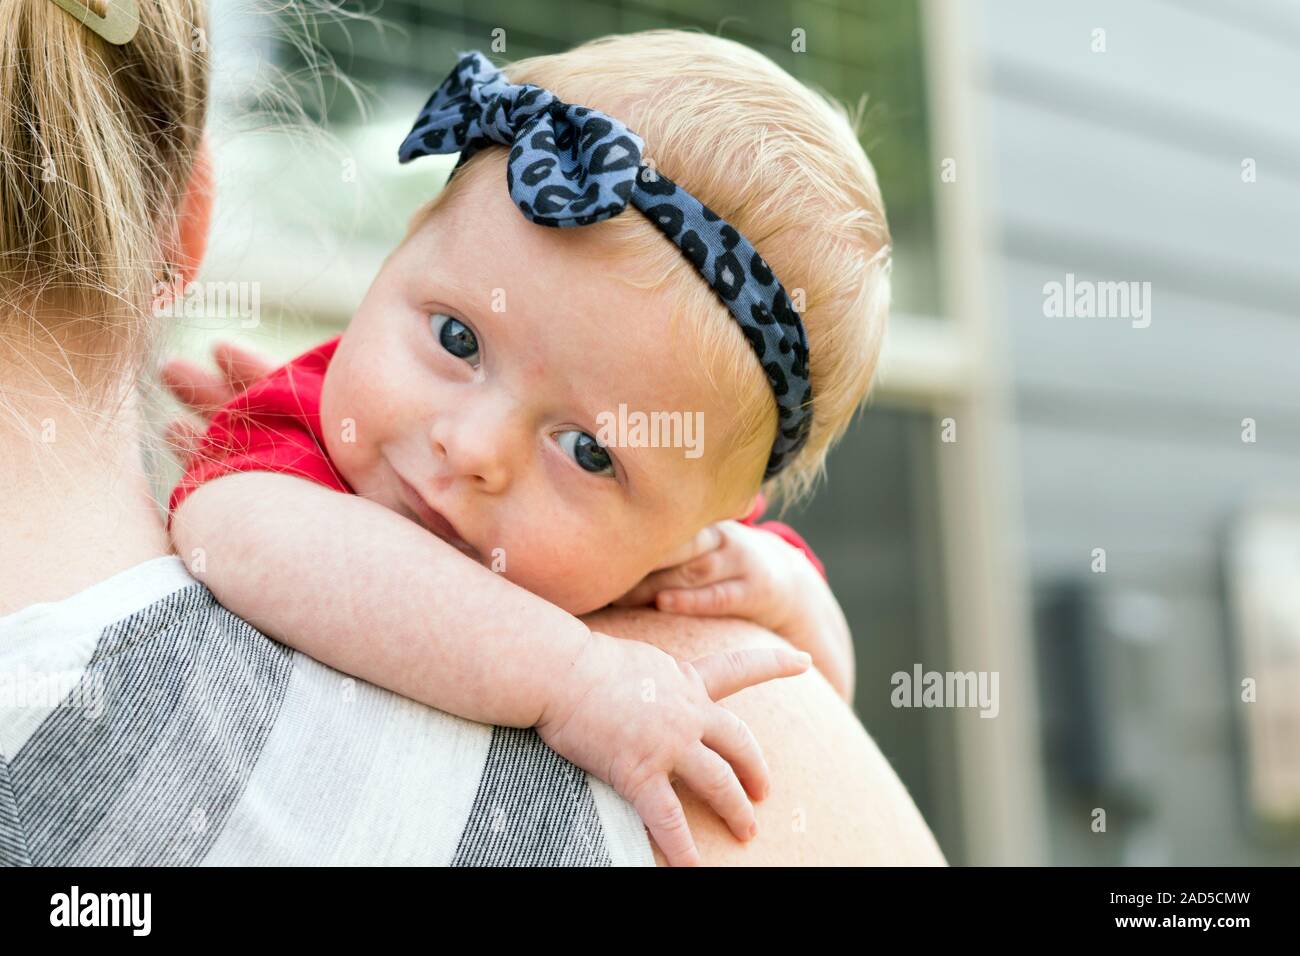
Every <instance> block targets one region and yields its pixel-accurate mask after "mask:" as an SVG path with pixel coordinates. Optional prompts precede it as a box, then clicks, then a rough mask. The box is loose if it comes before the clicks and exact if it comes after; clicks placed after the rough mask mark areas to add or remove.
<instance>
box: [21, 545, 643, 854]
mask: <svg viewBox="0 0 1300 956" xmlns="http://www.w3.org/2000/svg"><path fill="white" fill-rule="evenodd" d="M0 627H3V628H7V629H8V631H7V636H8V637H9V638H12V640H7V641H3V642H0V651H3V652H5V653H0V664H4V665H6V666H7V665H9V664H14V667H12V668H9V669H10V670H21V671H22V672H24V673H29V672H30V673H39V674H41V675H42V676H43V678H44V679H43V680H42V681H41V682H40V687H39V688H37V690H39V691H40V693H41V694H42V695H43V696H42V697H41V698H40V699H39V700H37V699H34V698H32V699H27V698H25V699H24V700H23V701H22V702H21V703H22V706H19V707H12V708H6V707H0V771H4V770H13V771H14V772H13V774H12V779H13V781H14V788H15V792H14V794H13V798H14V799H16V800H17V801H18V802H19V803H21V804H22V805H24V806H25V807H26V808H27V811H26V812H25V814H24V816H23V819H22V821H21V822H20V821H19V820H18V818H17V817H12V818H8V819H7V818H6V817H5V815H4V814H3V812H0V865H4V864H18V865H22V864H37V865H60V864H71V863H83V864H91V865H101V864H122V863H133V864H137V865H183V864H194V863H200V862H201V863H205V864H219V865H222V864H224V865H248V864H281V865H284V864H299V865H312V864H323V863H324V864H425V865H479V864H497V865H501V864H506V863H509V864H532V865H599V864H611V863H612V864H627V863H648V862H650V853H649V846H648V842H647V839H646V836H645V833H644V830H643V829H642V828H641V826H640V824H639V822H638V821H637V819H636V815H635V813H634V812H633V811H632V809H631V807H629V806H627V804H626V803H624V802H623V801H621V800H619V799H618V797H617V795H615V794H614V793H613V791H611V790H609V789H608V788H607V787H604V786H603V785H601V784H598V783H596V782H594V781H590V780H589V779H588V778H586V777H585V775H584V774H582V773H581V772H580V771H578V770H577V769H576V768H574V767H572V766H571V765H570V764H568V763H566V762H565V761H563V760H561V759H560V758H559V757H557V756H556V755H555V754H554V753H552V752H551V751H549V750H548V749H547V748H546V747H545V745H544V744H542V742H541V740H540V738H538V737H537V735H536V734H535V733H534V732H532V731H530V730H514V729H506V728H493V727H488V726H485V725H483V724H478V723H474V722H472V721H467V720H462V719H460V718H458V717H453V716H451V715H449V714H445V713H441V712H439V711H436V710H433V709H431V708H428V707H425V706H424V705H422V704H418V703H415V702H413V701H410V700H407V699H405V698H402V697H399V696H397V695H396V694H392V693H389V692H388V691H385V690H382V689H380V688H378V687H375V686H373V685H370V684H367V683H365V682H364V681H360V680H357V679H355V678H352V677H349V676H348V675H346V674H342V673H340V672H338V671H335V670H332V669H331V668H329V667H326V666H325V665H323V664H319V663H317V662H316V661H313V660H312V659H311V658H309V657H306V656H304V655H302V654H298V653H297V652H295V651H293V650H291V649H290V648H288V647H285V646H284V645H282V644H279V643H278V642H276V641H274V640H272V639H271V638H270V637H268V636H267V635H265V634H263V633H262V632H261V631H259V630H258V629H257V628H256V627H254V626H253V625H252V624H250V623H249V622H248V621H246V620H244V619H242V618H240V617H238V616H237V615H235V614H234V613H232V612H231V611H229V610H228V609H226V608H225V607H223V606H222V605H221V604H220V603H219V602H218V601H217V600H216V598H215V597H214V596H213V595H212V593H211V592H210V591H209V590H208V589H207V588H206V587H204V586H203V584H202V583H201V581H200V580H196V579H195V578H194V577H191V576H190V575H189V574H188V573H187V572H186V570H185V568H184V565H183V564H181V562H180V560H179V559H177V558H160V559H156V560H155V561H152V562H148V563H147V564H144V565H138V566H136V567H135V568H132V569H130V570H129V571H127V572H124V573H122V574H119V575H116V576H114V577H112V578H109V579H107V580H105V581H103V582H100V583H99V584H97V585H95V586H93V587H92V588H90V589H87V590H86V591H84V592H81V593H79V594H78V595H75V596H73V597H71V598H68V599H65V600H64V601H60V602H55V603H52V604H47V605H37V606H35V607H33V608H29V609H27V610H25V611H23V612H19V614H18V615H14V616H11V617H9V618H4V619H0ZM20 653H21V654H22V655H24V657H23V660H22V661H20V662H16V663H15V660H11V659H10V658H13V657H14V656H15V655H18V654H20ZM5 669H6V668H5V667H0V676H2V675H3V673H4V671H5ZM56 678H57V679H56ZM33 686H35V685H33ZM24 693H26V694H27V696H28V698H31V694H32V693H35V691H30V692H29V691H26V690H25V691H24ZM3 809H4V807H3V799H0V811H3ZM74 819H75V821H76V822H75V823H72V824H69V823H68V821H69V820H74ZM83 824H84V825H83Z"/></svg>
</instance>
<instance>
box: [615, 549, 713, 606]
mask: <svg viewBox="0 0 1300 956" xmlns="http://www.w3.org/2000/svg"><path fill="white" fill-rule="evenodd" d="M735 572H736V568H735V567H734V565H733V562H732V555H731V552H729V551H727V550H726V549H723V548H719V549H717V550H714V551H706V552H705V553H704V554H701V555H699V556H697V557H696V558H694V559H693V560H691V561H688V562H687V563H686V564H679V565H677V566H676V567H672V568H668V569H666V570H663V571H655V572H654V573H653V574H647V575H646V576H645V577H644V578H643V579H642V580H641V583H640V584H638V585H637V586H636V587H634V588H633V589H632V590H631V591H628V592H627V594H625V595H624V596H623V597H621V598H619V600H618V601H617V602H615V603H618V604H627V605H640V604H649V603H650V602H651V601H653V600H654V596H655V595H656V594H658V593H659V592H660V591H663V590H670V589H673V588H696V587H702V586H703V585H705V584H711V583H712V582H714V581H719V580H722V579H724V578H729V577H734V576H735Z"/></svg>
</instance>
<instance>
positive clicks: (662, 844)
mask: <svg viewBox="0 0 1300 956" xmlns="http://www.w3.org/2000/svg"><path fill="white" fill-rule="evenodd" d="M632 806H633V807H634V808H635V809H636V812H637V814H638V815H639V816H640V817H641V820H642V822H644V823H645V825H646V829H647V830H649V831H650V836H651V838H652V839H653V840H654V841H655V843H656V844H658V846H659V849H660V851H661V852H662V853H663V855H664V856H665V857H666V858H667V860H668V864H669V865H670V866H698V865H699V863H700V853H699V851H698V850H697V849H695V840H694V839H693V838H692V837H691V828H690V826H689V825H687V823H686V812H685V811H684V810H683V809H682V802H681V801H680V800H678V799H677V794H676V792H675V791H674V790H673V787H672V784H670V783H669V782H668V776H667V774H662V773H661V774H658V775H657V776H655V777H653V778H652V779H651V780H650V781H648V782H647V783H646V784H645V786H643V787H642V788H641V792H640V793H638V794H637V795H636V798H635V799H634V800H633V801H632Z"/></svg>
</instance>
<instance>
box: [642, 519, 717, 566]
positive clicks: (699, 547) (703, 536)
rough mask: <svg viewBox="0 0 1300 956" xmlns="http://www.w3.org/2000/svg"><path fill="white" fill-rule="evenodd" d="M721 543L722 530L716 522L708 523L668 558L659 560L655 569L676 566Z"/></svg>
mask: <svg viewBox="0 0 1300 956" xmlns="http://www.w3.org/2000/svg"><path fill="white" fill-rule="evenodd" d="M721 544H722V531H721V530H720V529H719V528H718V526H717V525H716V524H711V525H708V526H706V527H704V528H701V529H700V530H699V532H698V533H697V534H696V535H695V537H693V538H691V540H690V541H687V542H686V543H685V544H683V545H681V546H680V547H678V548H676V549H675V550H673V551H672V552H670V553H669V555H668V556H667V557H666V558H664V559H663V560H662V561H660V562H659V564H658V565H657V566H656V567H655V570H656V571H662V570H664V569H666V568H675V567H677V565H679V564H685V563H686V562H687V561H690V560H691V559H692V558H696V557H699V556H700V555H701V554H704V553H705V552H706V551H712V550H714V549H715V548H717V547H718V546H719V545H721Z"/></svg>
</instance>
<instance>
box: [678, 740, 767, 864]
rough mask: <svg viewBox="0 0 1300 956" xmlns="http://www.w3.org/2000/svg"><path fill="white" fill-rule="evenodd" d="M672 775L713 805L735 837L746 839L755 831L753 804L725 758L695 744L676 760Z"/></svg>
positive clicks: (756, 823) (756, 822) (756, 825)
mask: <svg viewBox="0 0 1300 956" xmlns="http://www.w3.org/2000/svg"><path fill="white" fill-rule="evenodd" d="M675 772H676V774H677V776H678V778H680V779H681V781H682V782H683V783H685V784H686V785H687V786H688V787H690V788H691V789H692V790H694V791H695V792H696V793H697V794H699V795H700V797H702V798H703V799H704V801H705V802H706V803H707V804H708V805H709V806H711V807H712V808H713V810H714V812H715V813H717V815H718V816H720V817H722V819H723V822H725V823H726V824H727V826H728V827H730V829H731V832H732V833H734V834H735V835H736V839H737V840H749V839H751V838H752V837H753V836H754V834H756V833H757V832H758V821H757V820H756V819H755V818H754V805H753V804H752V803H750V802H749V797H747V796H745V791H744V789H743V788H742V787H741V785H740V780H739V779H738V778H737V777H736V773H735V771H733V770H732V769H731V767H730V766H729V765H728V763H727V761H725V760H723V759H722V758H721V757H720V756H718V755H717V754H716V753H714V752H713V751H712V750H710V749H709V748H708V747H706V746H704V745H703V744H696V745H695V746H694V747H692V748H691V749H690V750H688V751H687V752H686V753H685V755H683V757H682V760H681V762H680V763H678V765H677V768H676V771H675Z"/></svg>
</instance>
